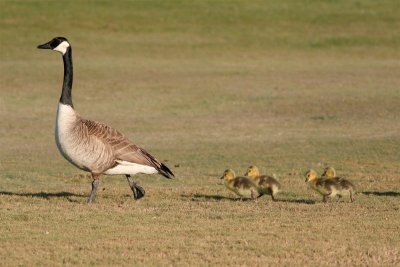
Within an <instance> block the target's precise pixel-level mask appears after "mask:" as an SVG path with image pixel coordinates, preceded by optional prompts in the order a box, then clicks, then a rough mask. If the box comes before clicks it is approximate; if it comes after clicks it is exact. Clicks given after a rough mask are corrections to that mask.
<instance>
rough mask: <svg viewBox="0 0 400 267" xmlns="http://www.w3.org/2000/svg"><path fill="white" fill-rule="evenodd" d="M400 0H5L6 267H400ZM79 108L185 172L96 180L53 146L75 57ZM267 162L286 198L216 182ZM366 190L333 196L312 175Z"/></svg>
mask: <svg viewBox="0 0 400 267" xmlns="http://www.w3.org/2000/svg"><path fill="white" fill-rule="evenodd" d="M399 14H400V5H399V4H398V3H397V1H395V0H393V1H372V0H365V1H352V0H346V1H345V0H338V1H244V0H237V1H200V0H199V1H118V2H117V1H105V0H103V1H29V0H24V1H22V0H20V1H18V0H15V1H9V0H3V1H0V87H1V88H0V122H1V124H0V125H1V127H0V243H1V245H0V261H1V265H4V266H17V265H21V266H59V265H67V266H74V265H78V266H79V265H100V266H105V265H115V266H132V265H134V266H160V265H169V266H188V265H194V266H207V265H217V264H218V265H222V266H225V265H241V266H244V265H246V266H268V265H273V264H278V265H285V266H321V265H322V266H327V265H330V266H332V265H341V266H360V265H364V266H365V265H368V266H378V265H381V266H395V265H397V266H398V265H399V264H400V235H399V232H400V223H399V222H400V211H399V208H400V174H399V173H400V164H399V163H400V91H399V88H400V16H399ZM55 36H65V37H67V38H68V39H69V40H70V42H71V43H72V47H73V57H74V58H73V61H74V71H75V73H74V89H73V97H74V105H75V107H76V109H77V110H78V111H79V113H80V114H82V115H83V116H84V117H87V118H91V119H94V120H98V121H101V122H104V123H107V124H109V125H110V126H113V127H115V128H116V129H119V130H120V131H121V132H123V133H124V134H126V135H127V136H128V137H129V138H130V139H131V140H132V141H134V142H135V143H136V144H138V145H140V146H142V147H144V148H145V149H146V150H148V151H149V152H150V153H151V154H153V155H155V156H156V157H157V158H158V159H160V160H162V161H164V162H165V163H166V165H168V166H169V167H170V168H171V169H172V170H173V171H174V173H175V175H176V179H174V180H167V179H164V178H162V177H161V176H154V175H147V176H146V175H138V176H137V177H136V180H138V181H139V182H140V184H141V185H142V186H143V187H144V188H145V190H146V196H145V197H144V198H143V199H141V200H139V201H134V200H133V199H132V197H131V193H130V189H129V187H128V184H127V182H126V179H125V178H124V177H122V176H108V177H104V178H103V179H102V180H101V190H100V192H98V195H97V199H96V200H97V202H96V204H94V205H87V204H86V199H87V197H88V194H89V192H90V182H91V180H90V178H89V176H87V175H86V174H85V173H83V172H81V171H79V170H78V169H76V168H74V167H73V166H72V165H70V164H69V163H68V162H67V161H65V160H64V159H63V158H62V156H61V155H60V154H59V152H58V151H57V148H56V145H55V142H54V126H55V115H56V113H55V112H56V106H57V103H58V99H59V95H60V90H61V82H62V75H63V69H62V67H63V66H62V60H61V58H60V55H59V54H57V53H54V52H48V51H43V50H38V49H36V46H37V45H38V44H42V43H44V42H47V41H49V40H50V39H51V38H53V37H55ZM251 164H255V165H257V166H259V167H260V168H261V170H262V172H263V173H268V174H271V173H275V174H276V175H277V176H278V179H279V180H280V181H281V183H282V185H283V192H282V193H281V194H280V195H278V197H277V198H278V200H279V201H277V202H272V201H271V200H270V198H268V197H263V198H260V199H259V200H258V201H257V202H252V201H244V202H240V201H237V200H236V199H235V196H234V195H232V194H231V193H230V192H228V191H227V189H226V188H225V187H224V185H223V183H222V182H221V180H219V179H218V178H219V177H220V176H221V175H222V173H223V171H224V170H225V169H226V168H232V169H234V170H235V171H236V172H237V173H238V174H243V173H244V172H245V170H246V168H247V167H248V166H249V165H251ZM327 165H332V166H335V167H336V170H337V171H338V174H339V175H340V176H344V177H347V178H349V179H350V180H352V181H354V183H355V184H356V185H357V188H358V194H357V195H356V202H354V203H348V202H347V201H339V202H337V201H331V202H330V203H327V204H323V203H322V202H321V197H320V196H319V195H317V194H316V193H315V192H313V191H311V190H310V189H308V188H307V186H306V184H305V183H304V177H303V174H304V173H305V171H306V170H307V169H309V168H314V169H316V170H317V171H319V172H320V173H321V171H322V170H323V168H324V167H325V166H327Z"/></svg>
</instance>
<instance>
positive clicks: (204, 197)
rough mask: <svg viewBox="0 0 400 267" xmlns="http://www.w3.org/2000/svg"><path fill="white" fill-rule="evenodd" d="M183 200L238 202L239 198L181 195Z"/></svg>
mask: <svg viewBox="0 0 400 267" xmlns="http://www.w3.org/2000/svg"><path fill="white" fill-rule="evenodd" d="M181 197H183V198H188V199H191V200H192V201H200V200H214V201H221V200H231V201H237V200H239V199H238V198H233V197H224V196H220V195H205V194H194V195H181Z"/></svg>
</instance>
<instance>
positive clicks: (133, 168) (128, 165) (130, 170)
mask: <svg viewBox="0 0 400 267" xmlns="http://www.w3.org/2000/svg"><path fill="white" fill-rule="evenodd" d="M117 162H118V165H117V166H115V167H114V168H111V169H108V170H107V171H105V172H104V173H105V174H109V175H115V174H130V175H135V174H137V173H146V174H153V173H158V171H157V170H156V169H155V168H154V167H151V166H146V165H141V164H136V163H132V162H128V161H117Z"/></svg>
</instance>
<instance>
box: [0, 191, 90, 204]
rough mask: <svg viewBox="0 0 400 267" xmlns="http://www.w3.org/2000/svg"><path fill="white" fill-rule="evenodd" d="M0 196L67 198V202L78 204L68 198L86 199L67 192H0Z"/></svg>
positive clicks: (80, 195)
mask: <svg viewBox="0 0 400 267" xmlns="http://www.w3.org/2000/svg"><path fill="white" fill-rule="evenodd" d="M0 195H6V196H19V197H37V198H44V199H50V198H56V197H63V198H67V199H68V201H69V202H78V201H76V200H73V199H71V198H70V197H86V196H85V195H82V194H74V193H69V192H55V193H47V192H38V193H16V192H9V191H0Z"/></svg>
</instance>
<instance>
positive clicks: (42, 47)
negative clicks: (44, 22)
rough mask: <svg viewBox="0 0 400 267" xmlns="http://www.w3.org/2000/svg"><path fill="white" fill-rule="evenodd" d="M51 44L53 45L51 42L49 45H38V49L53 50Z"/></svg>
mask: <svg viewBox="0 0 400 267" xmlns="http://www.w3.org/2000/svg"><path fill="white" fill-rule="evenodd" d="M50 43H51V41H50V42H48V43H45V44H41V45H38V47H37V48H39V49H51V46H50Z"/></svg>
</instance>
